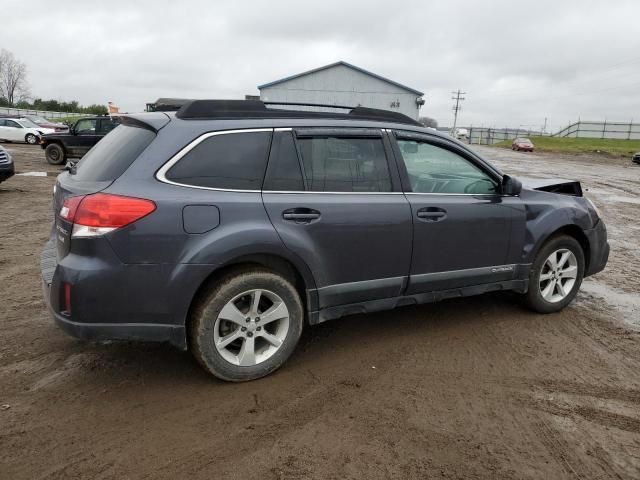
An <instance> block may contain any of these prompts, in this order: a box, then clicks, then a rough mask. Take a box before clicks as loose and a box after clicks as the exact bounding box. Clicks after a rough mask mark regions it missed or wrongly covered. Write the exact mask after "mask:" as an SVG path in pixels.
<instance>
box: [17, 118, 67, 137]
mask: <svg viewBox="0 0 640 480" xmlns="http://www.w3.org/2000/svg"><path fill="white" fill-rule="evenodd" d="M24 117H25V118H28V119H29V120H31V121H32V122H33V123H35V124H37V125H38V126H40V127H42V128H52V129H53V130H55V131H56V133H63V132H68V131H69V127H68V126H67V125H65V124H64V123H56V122H50V121H49V120H47V119H46V118H44V117H39V116H38V115H25V116H24Z"/></svg>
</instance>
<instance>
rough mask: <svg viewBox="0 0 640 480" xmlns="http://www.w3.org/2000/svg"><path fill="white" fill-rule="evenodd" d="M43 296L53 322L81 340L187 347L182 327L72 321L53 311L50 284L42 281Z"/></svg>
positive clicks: (183, 348) (184, 348)
mask: <svg viewBox="0 0 640 480" xmlns="http://www.w3.org/2000/svg"><path fill="white" fill-rule="evenodd" d="M42 286H43V290H44V297H45V299H46V301H47V306H48V307H49V312H50V313H51V316H52V317H53V321H54V322H55V324H56V325H57V326H58V327H60V329H61V330H63V331H64V332H65V333H67V334H69V335H71V336H72V337H75V338H79V339H82V340H93V341H100V340H132V341H140V342H168V343H170V344H172V345H174V346H176V347H178V348H180V349H182V350H186V349H187V345H186V341H185V331H184V327H181V326H177V325H158V324H150V323H82V322H74V321H72V320H71V319H69V318H67V317H66V316H65V315H63V314H61V313H58V312H56V311H54V309H53V307H52V306H51V302H50V301H49V300H50V286H49V285H47V284H46V283H45V282H42Z"/></svg>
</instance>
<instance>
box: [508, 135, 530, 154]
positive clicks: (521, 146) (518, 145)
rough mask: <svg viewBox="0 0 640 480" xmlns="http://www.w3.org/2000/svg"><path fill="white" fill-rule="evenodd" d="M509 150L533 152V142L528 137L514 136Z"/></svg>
mask: <svg viewBox="0 0 640 480" xmlns="http://www.w3.org/2000/svg"><path fill="white" fill-rule="evenodd" d="M511 150H516V151H518V152H519V151H520V150H523V151H525V152H533V142H532V141H531V140H529V139H528V138H516V139H515V140H514V141H513V143H512V144H511Z"/></svg>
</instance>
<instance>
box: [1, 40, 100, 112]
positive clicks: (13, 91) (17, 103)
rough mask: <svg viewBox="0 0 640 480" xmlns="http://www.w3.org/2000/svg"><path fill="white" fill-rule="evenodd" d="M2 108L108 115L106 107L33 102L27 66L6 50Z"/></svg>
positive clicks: (3, 56)
mask: <svg viewBox="0 0 640 480" xmlns="http://www.w3.org/2000/svg"><path fill="white" fill-rule="evenodd" d="M0 107H13V108H24V109H32V110H48V111H53V112H69V113H88V114H92V115H99V114H106V113H107V107H106V105H100V104H93V105H88V106H82V105H80V104H79V103H78V102H77V101H75V100H73V101H70V102H63V101H59V100H44V99H42V98H34V99H33V100H32V96H31V89H30V87H29V82H28V80H27V65H26V64H25V63H24V62H22V61H20V60H19V59H17V58H16V57H15V56H14V54H13V53H12V52H10V51H8V50H5V49H4V48H3V49H2V50H0Z"/></svg>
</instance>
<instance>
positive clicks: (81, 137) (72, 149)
mask: <svg viewBox="0 0 640 480" xmlns="http://www.w3.org/2000/svg"><path fill="white" fill-rule="evenodd" d="M73 134H74V138H73V139H71V141H70V142H69V147H68V148H69V155H70V156H73V157H78V158H81V157H82V156H83V155H84V154H85V153H87V152H88V151H89V150H90V149H91V147H93V146H94V145H95V144H96V143H98V140H100V138H102V135H99V134H98V132H97V120H96V119H95V118H83V119H82V120H78V121H77V122H76V124H75V125H74V128H73Z"/></svg>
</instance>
